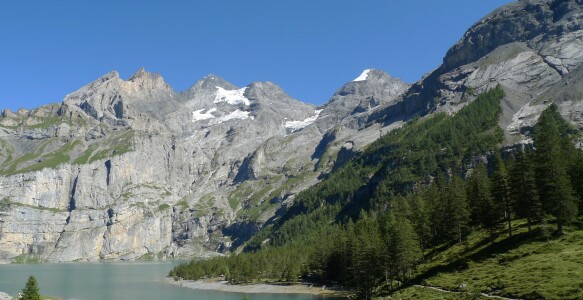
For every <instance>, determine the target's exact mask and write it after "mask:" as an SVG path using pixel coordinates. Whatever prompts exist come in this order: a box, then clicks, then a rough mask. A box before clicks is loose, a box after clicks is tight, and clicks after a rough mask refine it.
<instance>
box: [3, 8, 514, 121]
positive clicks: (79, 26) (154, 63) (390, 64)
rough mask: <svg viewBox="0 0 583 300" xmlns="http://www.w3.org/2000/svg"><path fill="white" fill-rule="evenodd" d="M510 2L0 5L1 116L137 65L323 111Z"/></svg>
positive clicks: (182, 83) (438, 54) (182, 84)
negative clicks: (261, 89) (276, 89)
mask: <svg viewBox="0 0 583 300" xmlns="http://www.w3.org/2000/svg"><path fill="white" fill-rule="evenodd" d="M508 2H510V1H509V0H488V1H484V0H439V1H437V0H415V1H413V0H407V1H397V0H370V1H368V0H363V1H356V0H313V1H308V0H293V1H292V0H232V1H223V0H213V1H211V0H207V1H195V0H191V1H179V0H175V1H161V0H160V1H148V0H140V1H133V0H130V1H128V0H124V1H119V0H115V1H112V0H102V1H73V0H58V1H30V0H22V1H0V41H1V43H0V45H1V46H0V83H1V85H0V109H2V108H10V109H13V110H14V109H17V108H19V107H25V108H34V107H37V106H40V105H43V104H48V103H54V102H60V101H61V100H62V99H63V97H64V96H65V95H66V94H68V93H70V92H73V91H75V90H77V89H78V88H80V87H82V86H83V85H85V84H87V83H89V82H91V81H93V80H95V79H96V78H98V77H100V76H101V75H103V74H105V73H107V72H109V71H111V70H117V71H119V73H120V75H121V76H122V78H128V77H129V76H130V75H131V74H132V73H134V72H135V71H137V70H138V69H139V68H141V67H145V68H146V70H148V71H150V72H157V73H160V74H161V75H162V76H163V77H164V79H165V80H166V81H167V82H168V83H169V84H170V85H172V86H173V87H174V89H176V90H177V91H182V90H185V89H187V88H188V87H190V86H191V85H192V84H193V83H194V82H196V81H197V80H198V79H200V78H201V77H204V76H205V75H207V74H210V73H214V74H217V75H220V76H222V77H223V78H225V79H226V80H228V81H230V82H232V83H234V84H235V85H237V86H245V85H247V84H249V83H251V82H253V81H267V80H269V81H272V82H274V83H276V84H278V85H280V86H281V87H282V88H283V89H284V90H285V91H286V92H287V93H288V94H290V95H291V96H292V97H294V98H297V99H300V100H302V101H305V102H310V103H314V104H322V103H325V102H326V101H327V100H328V99H329V98H330V97H331V96H332V94H333V93H334V92H335V91H336V90H337V89H338V88H339V87H341V86H342V85H343V84H344V83H346V82H348V81H350V80H352V79H354V78H356V77H357V76H358V75H359V74H360V73H361V72H362V70H364V69H367V68H375V69H381V70H384V71H386V72H388V73H389V74H391V75H393V76H395V77H399V78H401V79H403V80H405V81H407V82H415V81H417V80H418V79H419V78H420V77H421V76H422V75H423V74H424V73H426V72H429V71H431V70H432V69H434V68H436V67H438V66H439V65H440V64H441V61H442V58H443V56H444V55H445V53H446V51H447V49H449V47H451V46H452V45H453V44H454V43H455V42H456V41H457V40H458V39H459V38H460V37H461V36H462V35H463V33H464V32H465V31H466V30H467V29H468V28H469V26H471V25H472V24H473V23H475V22H476V21H478V20H479V19H480V18H481V17H483V16H485V15H486V14H487V13H489V12H490V11H492V10H493V9H495V8H496V7H498V6H501V5H503V4H504V3H508Z"/></svg>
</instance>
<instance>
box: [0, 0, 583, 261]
mask: <svg viewBox="0 0 583 300" xmlns="http://www.w3.org/2000/svg"><path fill="white" fill-rule="evenodd" d="M387 59H391V58H387ZM582 63H583V3H582V2H581V1H580V0H554V1H550V0H523V1H518V2H514V3H511V4H508V5H506V6H503V7H501V8H499V9H497V10H495V11H494V12H492V13H491V14H489V15H488V16H486V17H484V18H483V19H481V20H479V21H478V22H477V23H476V24H474V25H473V26H472V27H471V28H470V29H469V30H468V31H467V32H466V33H465V34H464V36H463V37H462V38H461V39H460V40H459V41H458V43H456V44H455V45H453V46H452V48H451V49H450V50H449V51H448V52H447V54H446V56H445V57H444V59H443V63H442V65H441V66H440V67H439V68H437V69H436V70H434V71H432V72H430V73H428V75H426V76H425V77H424V78H422V79H421V80H419V81H418V82H416V83H413V84H407V83H405V82H403V81H401V80H399V79H397V78H394V77H391V76H390V75H388V74H386V73H384V72H383V71H380V70H374V69H369V70H364V71H363V73H362V74H360V75H359V76H358V77H357V78H356V79H354V80H353V81H350V82H348V83H346V84H345V85H344V86H342V87H341V88H340V89H338V91H336V92H335V93H334V95H333V96H332V97H331V98H330V100H329V101H328V102H327V103H326V104H324V105H322V106H320V107H315V106H313V105H310V104H306V103H302V102H301V101H298V100H296V99H293V98H292V97H290V96H289V95H287V94H286V93H285V92H284V91H283V90H282V89H281V88H280V87H278V86H277V85H276V84H274V83H271V82H254V83H251V84H249V85H248V86H246V87H242V88H241V87H236V86H234V85H233V84H231V83H229V82H228V81H226V80H224V79H222V78H221V77H219V76H217V75H212V74H211V75H208V76H206V77H204V78H202V79H200V80H199V81H197V82H196V83H195V84H193V85H192V86H191V87H190V88H189V89H188V90H186V91H182V92H177V91H174V90H173V88H172V87H171V86H170V85H168V84H167V83H166V82H165V81H164V79H163V78H162V77H161V76H160V75H158V74H153V73H149V72H146V71H145V70H143V69H142V70H139V71H138V72H136V73H135V74H133V75H132V76H131V77H130V78H128V79H127V80H124V79H122V78H120V77H119V74H118V73H117V72H110V73H108V74H105V75H103V76H102V77H100V78H98V79H97V80H95V81H94V82H92V83H89V84H87V85H86V86H84V87H82V88H80V89H79V90H77V91H75V92H73V93H71V94H69V95H66V96H65V97H64V99H63V101H62V102H61V103H60V104H52V105H46V106H42V107H39V108H36V109H33V110H25V109H21V110H18V111H16V112H12V111H10V110H4V111H3V112H2V115H1V117H0V201H1V202H0V217H1V218H0V260H3V261H23V260H24V261H26V260H40V261H95V260H102V259H123V260H131V259H139V258H148V257H155V258H157V259H163V258H168V257H178V256H191V255H202V254H212V253H217V252H219V253H225V252H229V251H237V249H240V248H241V246H242V245H244V244H245V242H246V241H247V240H248V239H249V238H250V237H251V236H252V235H253V234H254V233H256V232H257V231H258V230H259V229H261V228H262V227H264V226H265V225H268V224H271V223H273V222H274V221H275V220H277V219H278V218H279V217H280V216H282V215H283V214H284V213H285V212H286V210H287V209H288V208H289V207H290V206H291V205H292V204H293V203H294V198H295V195H297V194H298V193H299V192H301V191H303V190H305V189H307V188H308V187H310V186H313V185H314V184H316V183H318V182H319V181H320V180H322V179H323V178H326V176H328V174H330V173H331V172H333V171H334V170H336V169H338V168H339V167H340V166H342V165H343V164H345V163H347V162H348V161H350V159H351V158H353V157H355V156H356V155H357V154H358V153H360V152H361V151H363V150H364V149H365V148H366V147H367V145H369V144H371V143H372V142H374V141H375V140H377V139H378V138H379V137H381V136H384V135H386V134H387V133H389V132H391V131H392V130H394V129H396V128H399V127H401V126H402V125H403V124H405V123H406V122H408V121H409V120H412V119H415V118H426V117H428V116H431V115H433V114H435V113H437V112H446V113H448V114H455V113H456V112H457V111H459V110H460V109H461V108H463V107H464V106H466V105H467V104H469V103H472V102H473V101H474V100H475V99H476V97H477V96H478V95H479V94H481V93H483V92H485V91H487V90H489V89H492V88H494V87H496V86H500V87H501V88H502V89H503V91H504V94H505V96H504V99H503V100H502V116H501V117H500V119H499V120H498V124H499V126H500V127H501V128H502V129H503V131H504V143H505V146H507V147H513V146H515V145H521V144H529V143H532V140H531V138H532V132H531V131H532V127H533V125H534V124H535V122H536V121H537V119H538V117H539V115H540V114H541V113H542V111H543V110H544V109H546V108H547V107H548V106H549V105H550V104H551V103H555V104H557V106H558V108H559V111H560V113H561V115H562V116H563V117H564V118H565V119H566V120H568V121H569V122H570V123H572V124H573V125H574V126H575V127H576V128H578V129H579V130H582V129H583V101H582V100H583V69H582V68H581V64H582ZM355 75H356V74H355ZM578 143H581V141H579V142H578Z"/></svg>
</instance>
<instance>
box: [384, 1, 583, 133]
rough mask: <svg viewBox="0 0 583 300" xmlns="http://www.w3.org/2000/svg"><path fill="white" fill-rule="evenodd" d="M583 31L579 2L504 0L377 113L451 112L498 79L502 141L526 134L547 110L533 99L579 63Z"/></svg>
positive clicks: (570, 114)
mask: <svg viewBox="0 0 583 300" xmlns="http://www.w3.org/2000/svg"><path fill="white" fill-rule="evenodd" d="M582 34H583V5H582V3H581V1H578V0H556V1H550V0H528V1H518V2H514V3H511V4H508V5H506V6H504V7H501V8H499V9H497V10H495V11H494V12H492V13H491V14H489V15H488V16H486V17H484V18H483V19H482V20H480V21H479V22H477V23H476V24H474V25H473V26H472V27H471V28H470V29H469V30H468V31H467V32H466V33H465V34H464V36H463V37H462V39H461V40H460V41H459V42H458V43H457V44H455V45H454V46H453V47H452V48H451V49H450V50H449V51H448V52H447V55H446V56H445V58H444V60H443V64H442V65H441V66H440V67H439V68H438V69H437V70H435V71H433V72H432V73H430V74H429V75H428V76H427V77H425V78H423V79H422V80H421V81H420V82H418V83H416V84H414V85H413V86H412V87H411V88H410V89H409V90H408V91H407V92H406V93H405V94H404V95H403V96H402V97H401V99H399V101H397V103H396V104H395V105H392V106H389V107H387V108H385V109H384V110H383V111H382V112H381V113H379V114H377V115H374V117H375V118H385V119H387V118H388V116H390V115H399V116H407V115H410V116H412V115H425V114H427V113H430V112H433V111H446V112H449V113H455V112H456V111H457V110H459V109H460V108H461V107H463V106H464V105H465V104H466V103H469V102H470V101H472V100H473V99H475V97H476V95H478V94H479V93H482V92H484V91H485V90H487V89H490V88H492V87H494V86H496V85H498V84H499V85H501V86H502V87H503V88H504V90H505V91H506V94H507V97H506V98H507V99H505V101H504V105H503V108H504V110H503V117H502V119H501V121H500V125H501V127H502V128H504V129H505V131H506V138H507V142H508V143H513V142H517V141H521V140H527V139H528V136H525V135H524V134H525V133H526V134H527V133H528V132H529V128H530V126H532V124H534V122H536V119H537V118H538V114H540V112H541V111H542V110H543V109H544V106H539V105H540V103H539V102H541V101H539V100H538V99H539V98H540V97H542V95H544V94H545V93H546V92H547V91H549V90H551V89H553V88H555V87H558V85H559V84H560V82H562V79H563V78H564V77H565V76H567V75H568V74H570V73H571V72H573V71H574V70H576V69H577V68H578V67H579V66H580V65H581V63H582V62H583V39H582V38H581V37H582ZM563 83H564V82H563ZM571 84H572V83H571ZM546 100H547V102H548V101H550V102H552V101H554V99H552V98H551V99H546ZM573 100H576V99H573ZM577 100H578V99H577ZM570 107H571V108H573V109H575V107H576V106H570ZM562 112H563V115H564V116H565V117H567V118H568V119H570V120H571V121H572V122H577V121H576V118H579V117H574V116H573V115H577V113H576V109H575V110H573V111H570V108H565V109H564V110H562Z"/></svg>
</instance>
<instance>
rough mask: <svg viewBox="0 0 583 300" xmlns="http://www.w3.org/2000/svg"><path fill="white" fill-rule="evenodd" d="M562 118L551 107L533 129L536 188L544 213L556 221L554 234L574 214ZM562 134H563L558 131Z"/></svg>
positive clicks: (574, 203) (575, 210)
mask: <svg viewBox="0 0 583 300" xmlns="http://www.w3.org/2000/svg"><path fill="white" fill-rule="evenodd" d="M561 121H562V118H561V116H560V114H559V112H558V110H557V107H556V106H555V105H554V104H553V105H551V106H550V107H549V108H548V109H546V110H545V111H544V112H543V113H542V114H541V116H540V118H539V121H538V123H537V124H536V126H535V129H534V146H535V147H536V175H537V187H538V192H539V196H540V199H541V202H542V203H543V208H544V210H545V212H548V213H550V214H551V215H553V216H554V217H555V218H556V219H557V233H558V234H559V235H562V234H563V225H564V224H565V223H568V222H570V221H571V220H572V219H573V218H574V217H575V216H576V214H577V205H576V202H575V196H574V192H573V188H572V186H571V181H570V178H569V177H568V174H567V157H566V154H567V153H566V152H567V151H566V149H569V148H568V146H569V144H570V141H569V138H568V136H566V132H564V130H561V127H562V123H561ZM562 131H563V132H562Z"/></svg>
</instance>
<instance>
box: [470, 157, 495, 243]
mask: <svg viewBox="0 0 583 300" xmlns="http://www.w3.org/2000/svg"><path fill="white" fill-rule="evenodd" d="M467 193H468V201H469V203H470V206H471V207H472V210H471V215H472V220H473V221H474V222H475V223H476V224H478V225H481V226H482V227H483V228H484V229H486V230H488V231H490V236H491V237H494V236H495V235H496V232H497V230H498V227H499V224H500V220H501V219H502V214H501V213H500V206H499V205H496V204H497V203H496V202H494V201H493V197H492V194H491V188H490V180H489V178H488V173H487V170H486V167H485V166H484V165H481V164H480V165H478V166H477V167H476V168H474V170H473V171H472V174H471V175H470V178H469V179H468V184H467Z"/></svg>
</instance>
